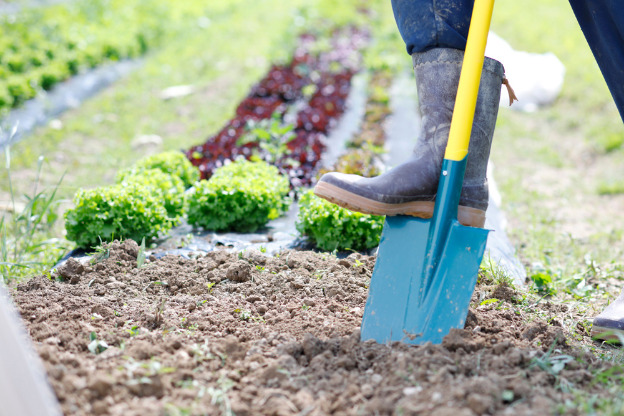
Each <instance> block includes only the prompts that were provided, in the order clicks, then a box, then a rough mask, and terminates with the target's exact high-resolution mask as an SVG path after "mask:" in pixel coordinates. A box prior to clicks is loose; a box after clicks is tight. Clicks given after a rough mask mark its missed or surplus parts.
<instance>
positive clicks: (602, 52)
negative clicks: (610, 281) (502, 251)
mask: <svg viewBox="0 0 624 416" xmlns="http://www.w3.org/2000/svg"><path fill="white" fill-rule="evenodd" d="M570 5H571V6H572V10H573V11H574V14H575V16H576V19H577V20H578V23H579V26H580V27H581V30H582V31H583V34H584V35H585V38H586V39H587V43H588V44H589V47H590V49H591V50H592V53H593V54H594V57H595V58H596V62H598V66H599V67H600V71H601V72H602V75H603V76H604V79H605V81H606V82H607V86H608V87H609V90H610V91H611V95H612V96H613V99H614V101H615V104H616V106H617V108H618V110H619V112H620V117H622V120H624V4H622V2H621V0H603V1H595V0H592V1H589V0H570ZM592 336H593V337H594V338H597V339H604V340H614V341H617V342H621V341H622V340H624V291H622V293H621V294H620V296H619V297H618V298H617V299H615V300H614V301H613V302H612V303H611V304H610V305H609V306H608V307H607V308H606V309H605V310H604V311H602V313H600V315H598V316H597V317H596V318H594V322H593V326H592Z"/></svg>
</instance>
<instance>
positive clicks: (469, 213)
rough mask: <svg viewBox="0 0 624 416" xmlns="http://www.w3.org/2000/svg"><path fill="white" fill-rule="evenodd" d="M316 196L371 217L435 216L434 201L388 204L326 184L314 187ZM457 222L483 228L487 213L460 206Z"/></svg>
mask: <svg viewBox="0 0 624 416" xmlns="http://www.w3.org/2000/svg"><path fill="white" fill-rule="evenodd" d="M314 194H315V195H316V196H318V197H320V198H323V199H326V200H328V201H329V202H332V203H334V204H336V205H339V206H341V207H343V208H346V209H349V210H351V211H357V212H361V213H362V214H370V215H387V216H395V215H411V216H413V217H418V218H424V219H428V218H431V217H432V216H433V208H434V206H435V202H433V201H414V202H404V203H401V204H387V203H385V202H379V201H375V200H372V199H368V198H365V197H363V196H361V195H357V194H354V193H352V192H349V191H345V190H344V189H342V188H339V187H337V186H335V185H332V184H329V183H326V182H319V183H317V184H316V186H315V187H314ZM457 220H458V221H459V223H460V224H462V225H465V226H468V227H476V228H483V226H484V225H485V211H483V210H480V209H477V208H471V207H467V206H463V205H460V206H459V209H458V212H457Z"/></svg>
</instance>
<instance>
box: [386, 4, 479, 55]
mask: <svg viewBox="0 0 624 416" xmlns="http://www.w3.org/2000/svg"><path fill="white" fill-rule="evenodd" d="M473 5H474V0H392V11H393V12H394V18H395V20H396V24H397V28H398V29H399V33H400V34H401V37H402V38H403V40H404V41H405V47H406V48H407V53H408V54H410V55H411V54H413V53H415V52H425V51H427V50H429V49H432V48H453V49H460V50H464V49H466V39H467V38H468V28H469V27H470V17H471V16H472V7H473Z"/></svg>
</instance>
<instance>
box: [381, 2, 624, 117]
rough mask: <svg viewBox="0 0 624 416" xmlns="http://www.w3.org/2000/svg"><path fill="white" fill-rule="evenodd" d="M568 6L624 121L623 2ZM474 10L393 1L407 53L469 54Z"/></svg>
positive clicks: (453, 5) (459, 4) (464, 6)
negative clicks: (442, 50) (447, 51)
mask: <svg viewBox="0 0 624 416" xmlns="http://www.w3.org/2000/svg"><path fill="white" fill-rule="evenodd" d="M569 1H570V6H571V7H572V10H573V11H574V14H575V16H576V19H577V20H578V23H579V26H580V27H581V30H582V31H583V34H584V35H585V38H586V39H587V43H588V44H589V47H590V48H591V50H592V53H593V54H594V57H595V58H596V62H598V66H599V67H600V71H601V72H602V75H603V77H604V78H605V81H606V82H607V86H608V87H609V91H611V95H612V96H613V99H614V100H615V104H616V106H617V108H618V110H619V112H620V116H621V117H622V120H624V2H623V1H622V0H569ZM473 5H474V0H392V10H393V12H394V18H395V20H396V23H397V27H398V28H399V33H400V34H401V37H402V38H403V40H404V41H405V46H406V48H407V53H409V54H410V55H411V54H412V53H415V52H425V51H427V50H429V49H432V48H454V49H461V50H464V49H466V39H467V38H468V28H469V26H470V17H471V16H472V7H473ZM543 24H548V23H547V22H544V23H543ZM555 53H556V51H555Z"/></svg>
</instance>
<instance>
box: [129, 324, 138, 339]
mask: <svg viewBox="0 0 624 416" xmlns="http://www.w3.org/2000/svg"><path fill="white" fill-rule="evenodd" d="M140 329H141V328H140V327H139V326H138V325H132V327H130V329H126V331H127V332H128V333H129V334H130V336H131V337H134V336H137V335H139V330H140Z"/></svg>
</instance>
